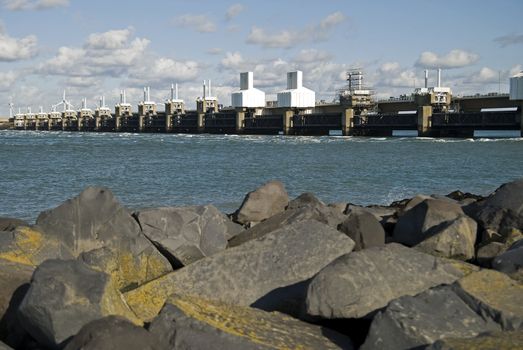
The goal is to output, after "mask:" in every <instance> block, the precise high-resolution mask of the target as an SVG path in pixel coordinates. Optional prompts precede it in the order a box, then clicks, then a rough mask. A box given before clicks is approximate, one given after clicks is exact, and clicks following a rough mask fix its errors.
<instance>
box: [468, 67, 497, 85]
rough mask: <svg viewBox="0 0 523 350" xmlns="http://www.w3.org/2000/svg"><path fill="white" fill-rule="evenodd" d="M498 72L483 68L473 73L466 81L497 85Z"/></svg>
mask: <svg viewBox="0 0 523 350" xmlns="http://www.w3.org/2000/svg"><path fill="white" fill-rule="evenodd" d="M499 75H500V72H499V71H497V70H494V69H492V68H489V67H483V68H481V69H480V70H479V71H478V72H474V73H473V74H472V75H471V76H470V77H469V78H468V79H467V80H466V81H467V82H468V83H497V82H498V81H499Z"/></svg>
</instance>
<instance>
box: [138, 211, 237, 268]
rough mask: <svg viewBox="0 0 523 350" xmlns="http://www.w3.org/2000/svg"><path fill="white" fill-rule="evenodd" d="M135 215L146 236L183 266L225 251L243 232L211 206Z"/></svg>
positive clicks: (145, 212)
mask: <svg viewBox="0 0 523 350" xmlns="http://www.w3.org/2000/svg"><path fill="white" fill-rule="evenodd" d="M135 216H136V218H137V220H138V222H139V223H140V226H141V228H142V232H143V233H144V234H145V236H147V238H149V240H151V241H152V242H154V244H155V245H156V246H157V247H159V248H160V249H161V250H162V251H163V252H164V253H166V254H168V256H169V258H170V261H171V262H173V261H176V262H179V263H180V264H181V265H182V266H185V265H188V264H190V263H193V262H195V261H196V260H199V259H201V258H203V257H205V256H209V255H212V254H215V253H217V252H219V251H222V250H224V249H225V248H226V247H227V240H228V239H230V238H232V237H234V236H236V235H237V234H238V233H239V232H241V231H243V228H242V227H241V226H240V225H236V227H234V226H233V225H234V224H233V223H232V222H230V220H229V218H227V217H226V216H225V215H224V214H222V213H221V212H220V211H219V210H218V209H216V207H214V206H213V205H205V206H193V207H172V208H155V209H148V210H142V211H139V212H137V213H136V214H135ZM228 222H230V224H228Z"/></svg>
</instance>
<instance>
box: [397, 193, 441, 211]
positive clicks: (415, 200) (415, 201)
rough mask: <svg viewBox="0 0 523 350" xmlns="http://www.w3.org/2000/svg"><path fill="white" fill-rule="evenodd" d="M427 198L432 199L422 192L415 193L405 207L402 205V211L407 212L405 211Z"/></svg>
mask: <svg viewBox="0 0 523 350" xmlns="http://www.w3.org/2000/svg"><path fill="white" fill-rule="evenodd" d="M427 199H434V198H432V197H431V196H427V195H424V194H417V195H415V196H414V197H412V198H411V199H410V200H409V201H408V202H407V204H406V205H405V207H403V210H402V212H407V211H409V210H411V209H412V208H414V207H415V206H416V205H418V204H420V203H421V202H423V201H424V200H427Z"/></svg>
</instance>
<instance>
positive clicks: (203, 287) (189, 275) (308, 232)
mask: <svg viewBox="0 0 523 350" xmlns="http://www.w3.org/2000/svg"><path fill="white" fill-rule="evenodd" d="M353 247H354V242H353V241H352V240H351V239H350V238H348V237H347V236H345V235H343V234H342V233H340V232H339V231H336V230H334V229H332V228H330V227H328V226H326V225H324V224H321V223H319V222H317V221H314V220H307V221H302V222H298V223H295V224H291V225H288V226H286V227H284V228H281V229H278V230H276V231H274V232H272V233H269V234H267V235H265V236H263V237H261V238H258V239H255V240H252V241H249V242H247V243H244V244H242V245H241V246H238V247H234V248H229V249H227V250H225V251H222V252H220V253H217V254H215V255H212V256H210V257H206V258H203V259H201V260H198V261H197V262H195V263H193V264H191V265H188V266H186V267H184V268H182V269H179V270H177V271H174V272H172V273H169V274H167V275H165V276H162V277H160V278H158V279H156V280H154V281H151V282H149V283H147V284H144V285H142V286H140V287H139V288H137V289H134V290H132V291H129V292H127V293H125V298H126V300H127V302H128V304H129V306H130V307H131V308H132V309H133V311H134V312H135V313H136V314H137V315H138V316H139V317H140V318H141V319H143V320H150V319H152V318H153V317H154V316H156V315H157V314H158V312H159V311H160V309H161V307H162V306H163V303H164V302H165V300H166V299H167V298H168V297H169V295H171V294H173V293H175V292H177V293H184V294H193V295H196V296H200V297H202V298H208V299H216V300H218V301H221V302H224V303H230V304H235V305H240V306H248V305H251V304H254V305H256V306H257V307H259V308H262V309H264V310H271V311H272V310H278V311H282V310H283V311H286V312H289V313H293V312H297V310H298V309H299V308H301V307H302V303H303V298H304V294H305V292H306V281H307V280H308V279H310V278H311V277H313V276H314V275H315V274H316V273H317V272H318V271H320V270H321V269H322V268H323V267H324V266H326V265H327V264H329V263H330V262H331V261H333V260H334V259H336V258H337V257H339V256H341V255H344V254H347V253H350V252H351V251H352V248H353Z"/></svg>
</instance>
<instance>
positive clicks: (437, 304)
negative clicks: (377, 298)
mask: <svg viewBox="0 0 523 350" xmlns="http://www.w3.org/2000/svg"><path fill="white" fill-rule="evenodd" d="M500 329H501V328H500V326H499V324H497V323H496V322H494V321H493V320H491V319H488V318H484V317H482V315H479V314H477V313H476V312H474V310H472V309H471V308H470V307H469V306H468V305H467V303H465V302H464V301H463V300H462V299H461V298H460V297H459V296H458V295H457V294H456V293H455V292H454V290H453V288H452V287H451V286H438V287H435V288H432V289H429V290H427V291H425V292H422V293H420V294H418V295H416V296H403V297H401V298H398V299H395V300H393V301H391V302H390V303H389V305H387V307H386V309H385V310H384V311H382V312H380V313H378V315H377V316H376V317H374V320H373V321H372V324H371V327H370V329H369V334H368V336H367V339H366V340H365V343H364V344H363V346H362V347H361V348H360V349H361V350H370V349H373V350H374V349H375V350H379V349H384V350H385V349H387V350H389V349H390V350H395V349H398V350H399V349H413V348H418V347H420V346H422V345H428V344H431V343H433V342H435V341H436V340H438V339H441V338H447V337H455V338H470V337H474V336H477V335H478V334H481V333H483V332H487V331H499V330H500Z"/></svg>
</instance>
